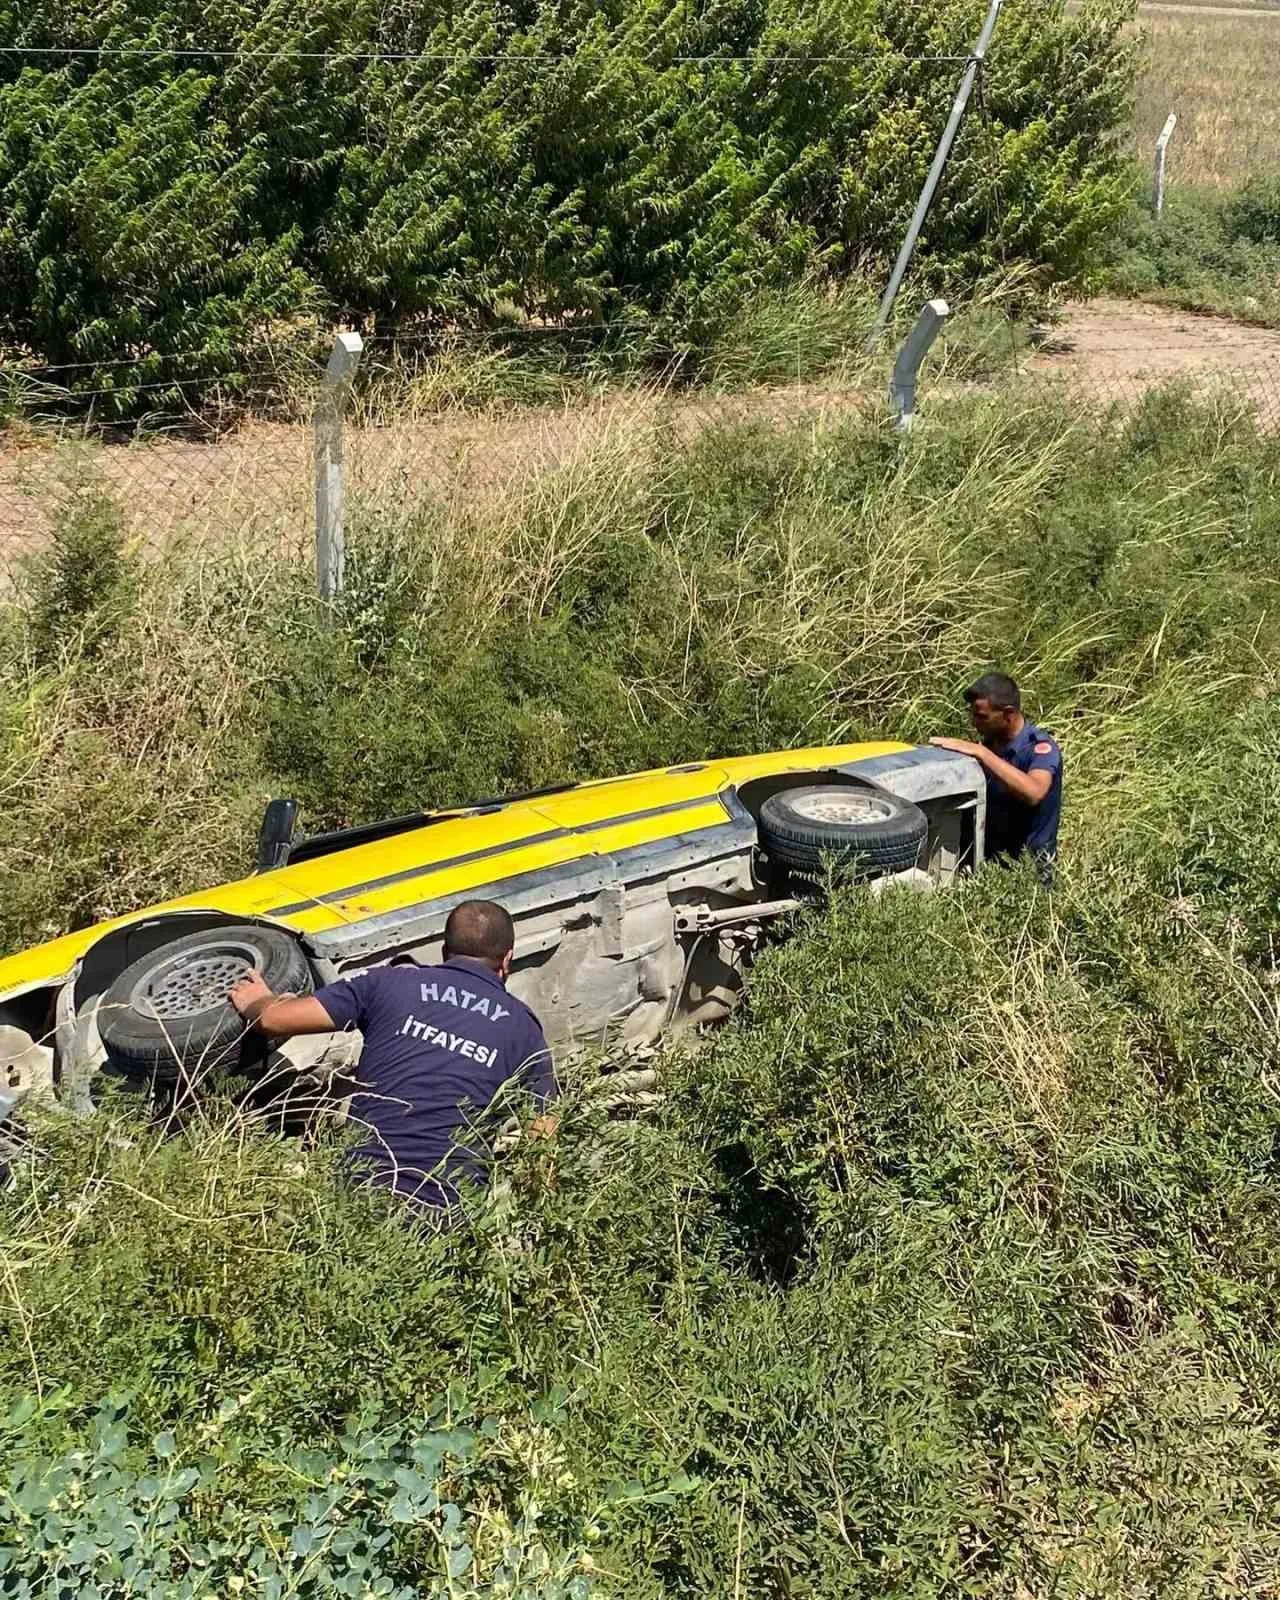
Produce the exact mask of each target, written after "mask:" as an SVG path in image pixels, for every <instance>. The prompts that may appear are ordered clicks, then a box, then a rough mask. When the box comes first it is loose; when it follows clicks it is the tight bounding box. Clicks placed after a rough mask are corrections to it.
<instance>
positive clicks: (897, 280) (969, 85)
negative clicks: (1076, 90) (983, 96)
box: [867, 0, 1003, 350]
mask: <svg viewBox="0 0 1280 1600" xmlns="http://www.w3.org/2000/svg"><path fill="white" fill-rule="evenodd" d="M1002 3H1003V0H991V4H990V6H989V7H988V9H987V17H986V21H985V22H984V23H983V24H982V32H981V33H980V34H979V35H978V42H977V44H975V45H974V47H973V54H972V55H971V56H970V57H969V64H968V66H966V67H965V69H964V76H963V77H962V78H961V79H960V87H959V88H958V89H957V90H956V97H955V100H954V102H953V104H952V107H951V115H950V117H948V119H947V125H946V127H945V128H944V129H943V131H942V137H941V139H939V140H938V148H937V150H936V151H935V152H934V157H933V165H932V166H931V167H930V168H929V176H928V177H927V178H926V179H925V180H924V188H923V189H921V191H920V198H919V199H918V200H917V201H916V209H915V214H914V215H913V216H912V218H911V224H910V226H909V227H908V229H907V236H906V238H905V239H904V240H903V241H902V249H901V250H899V251H898V259H897V260H896V261H895V262H894V264H893V271H892V273H890V275H889V282H888V285H887V287H886V288H885V291H884V294H883V296H882V297H881V300H880V309H879V310H878V311H877V312H876V320H875V326H874V327H873V328H872V330H871V336H870V338H869V339H868V340H867V349H868V350H874V349H875V347H876V345H878V344H879V342H880V335H881V334H882V333H883V332H884V330H885V328H886V327H887V326H888V322H889V314H890V312H891V311H892V310H893V302H894V301H895V300H896V299H897V298H898V290H899V289H900V288H901V287H902V280H903V278H905V277H906V275H907V268H908V267H909V266H910V265H911V257H912V255H913V253H914V251H915V248H916V240H917V239H918V238H919V237H920V230H921V229H922V228H923V227H924V221H925V218H926V217H927V216H928V215H929V207H930V206H931V205H932V204H933V196H934V191H935V190H936V189H937V187H938V183H939V181H940V180H941V178H942V173H943V170H944V168H945V167H946V165H947V157H948V156H949V155H950V154H951V146H952V145H953V144H954V143H955V139H956V134H957V133H959V131H960V124H961V122H963V121H964V113H965V107H966V106H967V105H968V104H969V96H970V95H971V94H972V93H973V86H974V83H975V82H976V81H977V77H978V74H979V72H981V70H982V63H983V62H984V61H985V60H986V59H987V51H988V49H989V48H990V46H991V40H992V38H993V37H994V35H995V31H996V23H997V22H999V20H1000V7H1001V4H1002Z"/></svg>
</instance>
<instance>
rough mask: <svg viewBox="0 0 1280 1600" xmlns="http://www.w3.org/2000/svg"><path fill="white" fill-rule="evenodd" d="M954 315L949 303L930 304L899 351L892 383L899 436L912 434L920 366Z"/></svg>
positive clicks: (890, 382) (894, 365) (890, 380)
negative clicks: (945, 324)
mask: <svg viewBox="0 0 1280 1600" xmlns="http://www.w3.org/2000/svg"><path fill="white" fill-rule="evenodd" d="M950 315H951V307H950V306H949V305H948V304H947V302H946V301H945V300H930V302H929V304H928V305H927V306H926V307H925V308H924V310H923V311H922V312H921V313H920V315H919V316H918V317H917V318H916V323H915V327H914V328H912V330H911V332H910V333H909V334H908V335H907V337H906V338H905V339H904V340H903V343H902V349H901V350H899V351H898V359H897V360H896V361H895V362H894V363H893V376H892V377H891V378H890V379H889V409H890V410H891V411H892V412H893V419H894V426H895V427H896V428H897V430H898V432H899V433H907V432H909V431H910V429H911V424H912V422H913V421H914V420H915V413H916V382H917V380H918V379H919V376H920V363H921V362H922V361H923V360H924V358H925V356H927V355H928V353H929V349H930V346H931V345H932V344H933V341H934V340H935V339H936V338H937V337H938V335H939V334H940V333H941V332H942V325H943V323H944V322H946V320H947V318H948V317H949V316H950Z"/></svg>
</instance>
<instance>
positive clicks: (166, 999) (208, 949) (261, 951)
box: [98, 923, 315, 1083]
mask: <svg viewBox="0 0 1280 1600" xmlns="http://www.w3.org/2000/svg"><path fill="white" fill-rule="evenodd" d="M252 972H260V973H261V974H262V976H263V979H264V980H265V981H266V983H267V986H268V987H269V988H270V989H272V990H274V991H275V993H276V994H289V993H292V994H310V993H311V992H312V990H313V989H314V987H315V984H314V981H313V979H312V976H311V966H310V963H309V962H308V961H307V958H306V956H305V955H304V954H303V952H302V950H301V948H300V947H299V945H298V942H297V940H296V939H294V938H292V937H291V936H290V935H289V934H287V933H282V932H281V931H280V930H279V929H277V928H266V927H258V926H257V925H256V924H253V923H232V924H230V925H229V926H227V927H225V928H209V929H207V930H206V931H205V932H203V933H191V934H188V935H187V936H186V937H185V938H183V939H174V940H173V941H172V943H170V944H165V945H161V946H160V948H159V949H158V950H153V951H152V952H151V954H150V955H145V956H143V957H141V959H140V960H138V961H135V962H134V963H133V965H132V966H130V967H126V968H125V970H124V971H123V972H122V973H121V974H120V976H119V977H118V978H117V979H116V981H115V982H114V983H113V984H112V985H111V987H110V988H109V989H108V990H107V992H106V993H105V994H104V995H103V997H102V1001H101V1004H100V1005H99V1007H98V1032H99V1034H100V1035H101V1037H102V1042H103V1044H104V1045H105V1046H106V1050H107V1055H108V1058H109V1060H110V1062H111V1064H112V1066H114V1067H115V1069H116V1070H117V1071H118V1072H120V1073H122V1074H123V1075H125V1076H126V1077H130V1078H144V1077H145V1078H151V1079H154V1080H156V1081H157V1082H162V1083H174V1082H177V1080H178V1079H179V1078H180V1077H182V1076H183V1075H186V1076H191V1075H194V1074H196V1073H199V1074H200V1075H202V1076H203V1075H204V1074H205V1073H206V1072H209V1073H217V1072H228V1071H231V1072H234V1071H236V1070H238V1069H239V1068H240V1067H241V1065H242V1064H243V1063H244V1061H245V1060H253V1059H256V1058H258V1057H260V1056H261V1055H262V1054H263V1046H264V1041H263V1040H262V1039H261V1038H260V1036H257V1035H255V1034H252V1033H251V1032H250V1030H248V1029H246V1027H245V1025H244V1022H243V1020H242V1019H241V1018H240V1016H239V1015H238V1013H237V1012H236V1010H235V1008H234V1007H233V1006H232V1005H231V1003H230V1001H229V1000H228V999H227V995H228V993H229V991H230V990H231V988H232V986H233V985H234V984H236V983H237V982H239V980H240V979H241V978H245V977H248V976H249V974H250V973H252Z"/></svg>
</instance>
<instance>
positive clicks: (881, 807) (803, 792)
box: [759, 784, 929, 879]
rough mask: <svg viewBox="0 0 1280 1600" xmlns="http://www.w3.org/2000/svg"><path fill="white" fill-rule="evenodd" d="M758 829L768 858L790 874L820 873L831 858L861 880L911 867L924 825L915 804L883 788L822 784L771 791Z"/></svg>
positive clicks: (916, 859)
mask: <svg viewBox="0 0 1280 1600" xmlns="http://www.w3.org/2000/svg"><path fill="white" fill-rule="evenodd" d="M759 832H760V843H761V845H762V846H763V847H764V850H765V852H766V853H767V854H768V856H769V857H770V859H771V860H773V861H775V862H777V863H778V865H779V866H783V867H786V868H788V869H789V870H790V871H792V872H798V873H803V874H806V875H809V876H812V875H815V874H821V873H822V870H823V864H824V861H825V860H827V859H831V860H833V861H834V863H835V865H836V866H837V867H839V868H841V869H842V870H844V871H852V872H853V874H854V875H855V876H856V877H858V878H862V879H866V878H878V877H883V876H884V875H885V874H886V873H890V872H905V871H907V870H908V869H909V868H911V867H914V866H916V865H917V864H918V862H919V860H920V852H921V850H922V849H923V847H924V842H925V840H926V838H927V837H928V834H929V823H928V820H927V818H926V817H925V814H924V812H923V811H921V809H920V807H919V806H915V805H912V804H911V802H910V801H909V800H900V799H899V798H898V796H897V795H895V794H889V793H888V792H887V791H886V790H884V789H871V788H864V787H861V786H857V787H855V786H854V785H852V784H850V785H844V784H821V785H815V786H813V787H812V788H805V789H784V790H783V792H782V793H781V794H775V795H771V796H770V797H769V799H767V800H766V801H765V803H764V805H763V806H761V808H760V827H759Z"/></svg>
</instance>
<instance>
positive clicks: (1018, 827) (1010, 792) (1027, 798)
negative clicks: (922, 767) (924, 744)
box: [929, 672, 1062, 885]
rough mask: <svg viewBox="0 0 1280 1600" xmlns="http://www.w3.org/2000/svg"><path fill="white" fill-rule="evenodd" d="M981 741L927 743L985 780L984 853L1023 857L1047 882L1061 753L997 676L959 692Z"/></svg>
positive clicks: (1054, 846) (1014, 689)
mask: <svg viewBox="0 0 1280 1600" xmlns="http://www.w3.org/2000/svg"><path fill="white" fill-rule="evenodd" d="M964 697H965V700H966V701H967V702H968V706H969V720H970V722H972V723H973V726H974V729H975V731H976V732H977V733H978V735H979V736H980V738H981V741H982V742H981V743H980V744H974V743H972V742H971V741H970V740H968V739H931V740H930V741H929V742H930V744H935V745H938V746H940V747H941V748H942V749H943V750H958V751H959V752H960V753H961V754H962V755H966V756H972V757H973V759H974V760H975V761H977V762H978V763H980V765H981V767H982V770H983V772H984V773H985V774H986V778H987V828H986V839H985V853H986V855H987V857H988V858H989V859H992V860H996V861H1013V860H1016V859H1017V857H1018V856H1022V855H1029V856H1031V858H1032V859H1033V860H1034V862H1035V865H1036V871H1037V873H1038V874H1039V877H1040V879H1041V881H1042V882H1043V883H1045V884H1046V885H1047V884H1051V883H1052V882H1053V866H1054V861H1055V860H1056V858H1057V854H1058V820H1059V818H1060V816H1061V815H1062V752H1061V751H1060V750H1059V749H1058V744H1057V741H1056V740H1055V739H1054V737H1053V736H1052V734H1049V733H1046V732H1045V730H1044V729H1043V728H1038V727H1036V725H1035V724H1034V723H1033V722H1028V721H1027V719H1026V718H1025V717H1024V716H1023V714H1022V694H1021V691H1020V690H1019V688H1018V685H1017V684H1016V683H1015V682H1014V681H1013V679H1012V678H1009V677H1006V676H1005V674H1004V673H1003V672H988V673H984V674H983V676H982V677H981V678H979V679H978V681H977V682H976V683H974V684H972V685H971V686H970V687H969V688H968V689H966V690H965V692H964Z"/></svg>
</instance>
